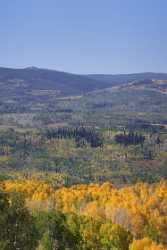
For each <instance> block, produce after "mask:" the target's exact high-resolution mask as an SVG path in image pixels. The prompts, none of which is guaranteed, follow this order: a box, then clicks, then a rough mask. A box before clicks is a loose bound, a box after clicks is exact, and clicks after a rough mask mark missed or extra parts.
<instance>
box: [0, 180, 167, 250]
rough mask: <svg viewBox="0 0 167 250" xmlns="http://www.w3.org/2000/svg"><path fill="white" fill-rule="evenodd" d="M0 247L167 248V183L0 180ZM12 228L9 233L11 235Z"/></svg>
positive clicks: (130, 249)
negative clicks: (54, 183)
mask: <svg viewBox="0 0 167 250" xmlns="http://www.w3.org/2000/svg"><path fill="white" fill-rule="evenodd" d="M0 188H1V194H0V204H1V206H0V210H1V213H0V226H1V233H0V246H1V249H2V250H3V249H4V250H6V249H28V250H30V249H31V250H33V249H34V250H41V249H43V250H51V249H62V250H65V249H66V250H67V249H69V250H72V249H75V250H77V249H78V250H79V249H83V250H91V249H95V250H99V249H102V250H103V249H104V250H105V249H116V250H166V249H167V247H165V245H166V244H167V238H166V231H167V228H166V225H167V183H166V182H165V181H161V182H159V183H156V184H144V183H138V184H136V185H130V186H126V187H122V188H116V187H115V186H114V185H113V184H111V183H110V182H106V183H103V184H90V185H76V186H72V187H69V188H65V187H62V188H59V189H55V188H54V187H53V186H51V185H48V184H47V183H46V182H42V181H38V180H36V179H27V178H26V179H24V180H23V179H22V180H19V181H18V180H17V181H15V180H7V181H1V183H0ZM9 232H10V234H9Z"/></svg>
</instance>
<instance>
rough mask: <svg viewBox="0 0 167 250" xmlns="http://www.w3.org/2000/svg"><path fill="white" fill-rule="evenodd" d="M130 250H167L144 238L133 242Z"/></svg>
mask: <svg viewBox="0 0 167 250" xmlns="http://www.w3.org/2000/svg"><path fill="white" fill-rule="evenodd" d="M129 250H167V248H166V247H165V246H163V245H161V244H156V243H155V242H153V241H152V240H150V239H148V238H144V239H142V240H135V241H133V243H132V244H131V246H130V249H129Z"/></svg>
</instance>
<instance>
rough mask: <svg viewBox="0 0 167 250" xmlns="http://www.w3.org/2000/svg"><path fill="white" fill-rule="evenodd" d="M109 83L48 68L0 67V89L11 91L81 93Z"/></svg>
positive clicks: (106, 85) (61, 93)
mask: <svg viewBox="0 0 167 250" xmlns="http://www.w3.org/2000/svg"><path fill="white" fill-rule="evenodd" d="M108 86H109V84H107V83H104V84H102V83H101V82H99V81H97V80H94V79H89V78H88V77H87V76H81V75H76V74H70V73H66V72H60V71H55V70H48V69H39V68H36V67H30V68H25V69H9V68H0V89H3V88H4V89H8V90H9V89H10V88H11V89H12V91H13V92H14V91H16V92H17V91H23V92H25V91H32V90H56V91H57V94H58V93H59V94H60V95H81V94H84V93H87V92H90V91H92V90H95V89H99V88H104V87H108Z"/></svg>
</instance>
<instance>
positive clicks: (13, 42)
mask: <svg viewBox="0 0 167 250" xmlns="http://www.w3.org/2000/svg"><path fill="white" fill-rule="evenodd" d="M32 65H33V66H37V67H42V68H51V69H57V70H63V71H68V72H74V73H132V72H146V71H155V72H167V0H0V66H5V67H27V66H32Z"/></svg>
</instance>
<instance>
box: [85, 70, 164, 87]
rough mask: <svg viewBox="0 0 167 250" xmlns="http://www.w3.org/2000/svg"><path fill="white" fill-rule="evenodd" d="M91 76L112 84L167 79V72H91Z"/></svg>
mask: <svg viewBox="0 0 167 250" xmlns="http://www.w3.org/2000/svg"><path fill="white" fill-rule="evenodd" d="M87 76H88V77H89V78H91V79H94V80H98V81H100V82H105V83H109V84H111V85H112V86H115V85H118V84H125V83H129V82H133V81H143V80H167V73H154V72H145V73H132V74H115V75H114V74H89V75H87Z"/></svg>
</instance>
